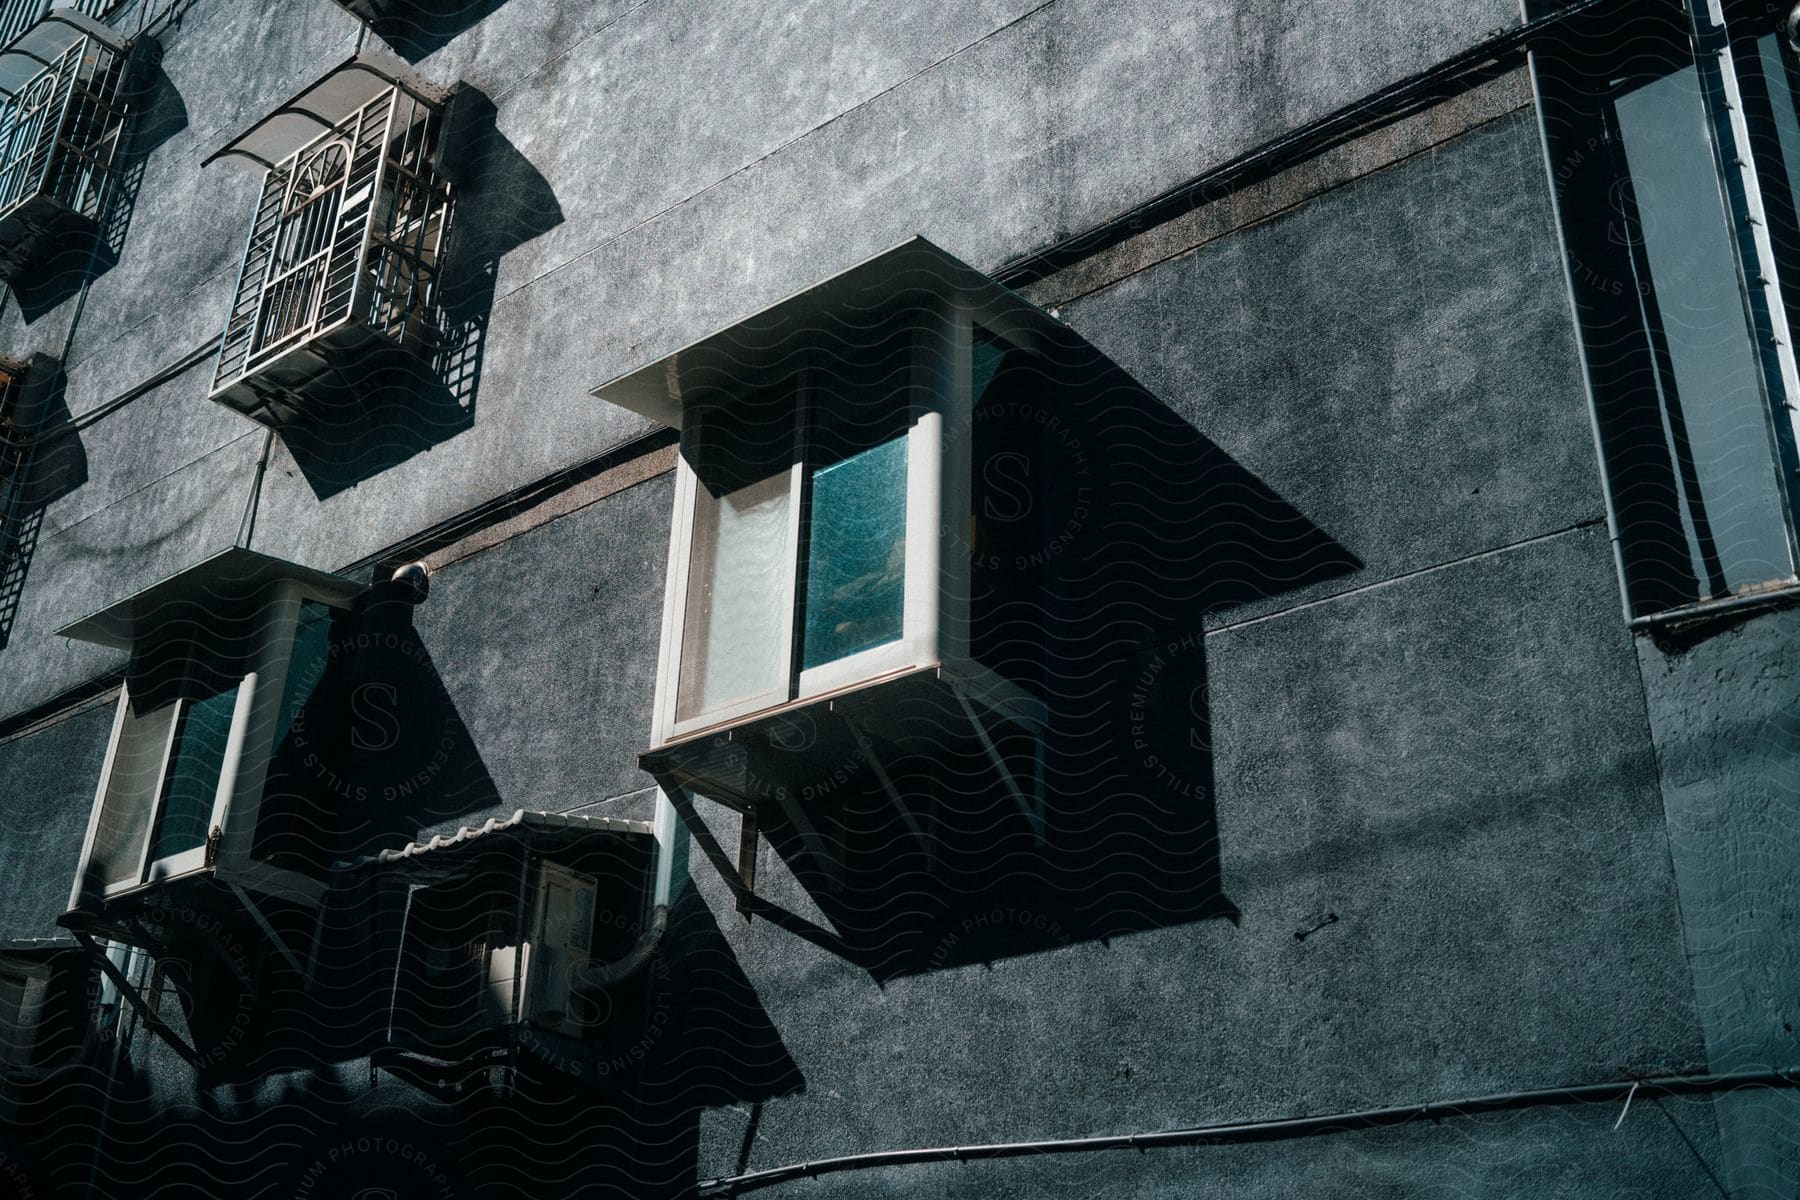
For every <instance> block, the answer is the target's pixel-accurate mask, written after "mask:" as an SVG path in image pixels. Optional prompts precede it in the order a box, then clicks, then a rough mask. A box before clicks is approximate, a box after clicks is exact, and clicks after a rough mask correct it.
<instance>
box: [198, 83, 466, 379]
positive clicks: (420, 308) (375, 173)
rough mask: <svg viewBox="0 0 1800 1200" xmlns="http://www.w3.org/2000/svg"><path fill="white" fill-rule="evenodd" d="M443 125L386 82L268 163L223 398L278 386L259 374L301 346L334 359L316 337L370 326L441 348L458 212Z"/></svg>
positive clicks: (400, 340) (222, 363) (425, 350)
mask: <svg viewBox="0 0 1800 1200" xmlns="http://www.w3.org/2000/svg"><path fill="white" fill-rule="evenodd" d="M440 123H441V122H440V113H439V109H438V108H437V107H436V106H434V105H431V104H428V103H426V102H424V101H422V100H421V99H419V98H418V97H416V96H414V95H413V94H412V93H411V92H409V91H407V90H405V89H403V88H400V87H389V88H384V89H383V90H381V91H380V92H379V93H378V94H377V95H375V96H374V97H373V98H372V99H370V100H369V101H367V102H366V103H364V104H363V105H361V106H360V107H359V108H356V109H355V110H353V111H352V112H350V113H349V115H347V116H345V117H343V118H342V119H341V120H339V121H337V122H336V123H335V124H334V125H332V126H331V127H330V128H328V129H326V130H325V131H324V132H322V133H320V134H319V135H318V136H317V137H316V138H314V139H313V140H312V141H310V142H308V143H307V144H306V145H304V146H302V147H301V148H300V149H299V150H297V151H296V152H294V153H293V154H291V155H289V156H288V157H287V158H285V159H283V160H282V161H280V162H278V163H275V164H274V165H273V166H271V167H270V168H269V169H268V171H267V173H266V174H265V176H264V179H263V187H262V194H261V197H260V199H259V200H258V203H257V208H256V215H255V219H254V220H253V222H252V224H251V230H250V238H249V242H248V244H247V246H246V248H245V252H244V259H243V265H242V267H241V269H240V272H239V276H238V285H237V291H236V295H235V297H234V299H233V302H232V306H231V311H230V315H229V317H228V320H227V323H226V328H225V335H224V338H223V341H222V342H221V345H220V351H219V360H218V367H217V370H216V372H215V375H214V379H213V391H212V394H213V396H214V398H219V397H221V396H222V395H223V394H225V393H228V392H232V391H234V390H241V389H243V388H246V387H247V388H248V389H250V390H252V391H257V392H260V391H263V390H265V389H264V384H265V383H266V384H267V385H268V387H270V388H276V389H279V388H280V387H282V386H284V385H283V384H282V382H281V380H279V379H271V380H267V381H263V380H259V379H258V375H259V373H261V372H264V371H265V369H267V368H271V367H274V366H275V365H276V364H278V363H281V362H283V361H284V360H286V359H288V358H289V357H290V356H291V355H292V354H293V353H294V352H295V351H299V350H302V349H309V350H318V351H320V352H321V356H325V350H326V348H325V347H321V346H319V345H316V343H320V342H328V343H331V344H337V343H340V342H342V343H344V344H349V343H351V342H352V341H354V340H355V338H356V337H358V336H360V335H361V334H362V333H363V332H365V331H366V332H373V333H375V334H378V335H380V336H381V337H382V338H385V339H386V340H387V341H389V342H392V343H393V344H395V345H398V346H401V347H404V348H406V349H409V350H413V351H415V352H418V353H420V354H422V355H425V354H429V352H430V350H431V349H432V348H434V347H435V346H436V345H437V343H438V339H439V335H440V333H441V325H442V317H441V313H440V308H439V297H438V269H439V263H440V260H441V258H442V255H443V249H444V242H445V239H446V236H447V234H448V231H449V223H450V209H451V191H450V186H449V184H448V183H447V182H445V181H443V180H442V179H441V178H439V176H438V173H437V171H436V168H435V163H434V154H435V151H436V149H437V139H438V134H439V126H440ZM278 374H281V375H283V376H286V375H288V374H289V373H288V372H286V371H285V369H284V371H283V372H280V373H278ZM294 377H295V378H298V376H297V375H296V376H294Z"/></svg>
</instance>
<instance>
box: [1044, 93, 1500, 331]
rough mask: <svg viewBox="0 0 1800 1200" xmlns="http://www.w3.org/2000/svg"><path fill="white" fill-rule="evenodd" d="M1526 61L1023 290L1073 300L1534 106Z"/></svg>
mask: <svg viewBox="0 0 1800 1200" xmlns="http://www.w3.org/2000/svg"><path fill="white" fill-rule="evenodd" d="M1531 103H1532V100H1531V90H1530V80H1529V77H1528V75H1527V72H1526V70H1525V68H1523V67H1520V68H1517V69H1516V70H1513V71H1510V72H1508V73H1507V74H1505V75H1502V76H1500V77H1498V78H1496V79H1493V80H1490V81H1488V82H1486V83H1483V84H1481V85H1480V86H1478V87H1476V88H1473V89H1471V90H1470V91H1468V92H1465V93H1463V94H1461V95H1458V96H1453V97H1451V98H1450V99H1449V100H1446V101H1444V102H1443V103H1441V104H1438V105H1436V106H1434V107H1432V108H1428V109H1426V110H1424V111H1422V112H1418V113H1414V114H1412V115H1411V116H1407V117H1403V118H1401V119H1400V120H1398V121H1395V122H1394V123H1393V124H1392V125H1387V126H1383V127H1382V128H1380V129H1375V130H1371V131H1370V132H1368V133H1365V134H1361V135H1359V136H1357V137H1354V138H1351V139H1350V140H1349V141H1346V142H1344V143H1342V144H1340V145H1338V146H1334V147H1332V148H1331V149H1329V150H1325V151H1322V152H1320V153H1319V154H1318V155H1317V156H1316V157H1315V158H1311V159H1307V160H1305V161H1304V162H1300V163H1297V164H1295V165H1294V166H1292V167H1288V168H1286V169H1285V170H1282V171H1279V172H1277V173H1276V174H1274V175H1271V176H1269V177H1268V178H1267V179H1265V180H1262V181H1261V182H1258V183H1252V184H1249V185H1247V186H1245V187H1243V188H1241V189H1239V190H1237V191H1234V192H1230V193H1227V194H1226V195H1224V196H1221V197H1219V198H1218V199H1216V200H1213V201H1211V202H1209V203H1207V204H1204V205H1202V206H1201V207H1199V208H1196V209H1194V210H1193V211H1192V212H1189V213H1186V214H1184V215H1182V216H1179V217H1175V218H1173V219H1172V220H1170V221H1168V222H1166V223H1165V224H1162V225H1156V226H1152V227H1151V228H1149V229H1146V230H1145V231H1144V232H1142V233H1140V234H1137V235H1136V236H1134V237H1132V238H1130V239H1128V240H1126V241H1124V242H1121V243H1119V244H1118V245H1116V246H1112V247H1109V248H1107V249H1104V250H1100V251H1098V252H1097V253H1095V254H1094V255H1092V256H1091V257H1089V258H1086V259H1083V260H1082V261H1081V262H1079V263H1076V264H1074V265H1072V266H1069V267H1066V268H1064V269H1063V270H1061V271H1058V272H1056V273H1055V274H1054V275H1049V276H1046V277H1045V278H1044V279H1042V280H1039V281H1038V282H1036V283H1031V284H1027V285H1025V287H1023V288H1022V289H1021V290H1020V294H1021V295H1023V296H1024V297H1025V298H1026V299H1027V300H1030V301H1031V302H1032V303H1034V304H1037V305H1040V306H1042V307H1045V308H1053V307H1056V306H1059V305H1063V304H1068V303H1070V302H1072V301H1075V300H1079V299H1081V298H1082V297H1085V296H1091V295H1093V294H1094V293H1096V292H1101V291H1104V290H1106V289H1107V288H1109V287H1112V286H1114V285H1116V284H1118V283H1121V282H1123V281H1124V280H1126V279H1129V278H1131V277H1132V276H1134V275H1138V274H1141V273H1143V272H1144V271H1148V270H1150V269H1151V268H1152V267H1156V266H1160V265H1161V264H1163V263H1166V262H1170V261H1172V260H1175V259H1178V258H1184V257H1186V256H1187V255H1189V254H1192V253H1193V252H1194V251H1196V250H1198V249H1200V248H1201V247H1202V246H1205V245H1208V244H1210V243H1212V242H1215V241H1218V240H1220V239H1221V238H1225V237H1229V236H1231V235H1232V234H1234V233H1239V232H1241V231H1243V230H1245V229H1249V228H1251V227H1253V226H1256V225H1259V224H1262V223H1263V222H1265V221H1269V220H1272V219H1274V218H1275V217H1278V216H1281V215H1282V214H1284V213H1289V212H1293V211H1294V210H1296V209H1298V208H1300V207H1302V206H1304V205H1306V204H1310V203H1312V202H1313V201H1314V200H1317V199H1319V198H1320V197H1322V196H1326V195H1329V194H1330V193H1332V192H1335V191H1338V190H1339V189H1341V188H1344V187H1346V186H1348V185H1350V184H1352V183H1355V182H1356V181H1358V180H1360V179H1366V178H1368V177H1369V176H1371V175H1375V174H1378V173H1379V172H1381V171H1386V170H1389V169H1390V168H1393V167H1397V166H1400V165H1402V164H1404V163H1408V162H1411V161H1413V160H1414V159H1417V158H1420V157H1422V156H1425V155H1428V154H1431V153H1432V152H1434V151H1436V150H1438V149H1439V148H1441V147H1443V146H1445V145H1448V144H1449V143H1451V142H1453V141H1455V140H1456V139H1458V138H1460V137H1463V136H1465V135H1467V134H1470V133H1473V132H1474V131H1475V130H1477V129H1481V128H1483V127H1485V126H1488V125H1491V124H1493V123H1494V122H1495V121H1500V120H1504V119H1505V118H1507V117H1510V116H1512V115H1513V114H1515V113H1518V112H1520V111H1522V110H1525V109H1528V108H1530V107H1531Z"/></svg>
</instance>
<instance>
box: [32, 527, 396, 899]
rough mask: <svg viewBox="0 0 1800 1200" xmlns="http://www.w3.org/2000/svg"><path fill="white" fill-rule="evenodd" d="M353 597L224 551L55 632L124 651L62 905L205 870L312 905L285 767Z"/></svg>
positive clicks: (312, 887) (352, 588)
mask: <svg viewBox="0 0 1800 1200" xmlns="http://www.w3.org/2000/svg"><path fill="white" fill-rule="evenodd" d="M361 590H362V589H361V588H359V587H357V586H356V585H353V584H351V583H350V582H349V581H347V580H344V579H342V578H341V577H338V576H335V575H329V574H326V573H324V572H320V571H312V570H309V569H307V568H304V567H298V566H295V565H294V564H291V563H284V562H281V561H280V560H277V559H271V558H268V557H266V556H264V555H260V554H256V553H253V552H251V551H248V550H235V549H234V550H229V551H226V552H224V553H223V554H219V555H216V556H214V557H213V558H210V559H207V560H206V561H205V562H202V563H200V564H198V565H196V566H194V567H191V568H189V569H187V570H186V571H183V572H181V573H179V574H177V575H175V576H172V577H171V578H169V579H166V580H164V581H162V582H161V583H158V584H156V585H154V586H152V587H150V588H147V589H145V590H144V591H142V592H139V593H137V594H135V595H133V596H131V597H129V598H127V599H125V600H122V601H120V602H118V603H117V604H114V605H112V606H110V607H108V608H106V609H103V610H101V611H100V612H97V613H95V614H93V615H91V616H88V617H85V618H83V619H82V620H80V621H77V622H75V623H73V624H71V625H69V626H67V627H65V628H64V629H62V630H60V631H59V632H60V633H62V634H63V635H65V636H68V637H74V638H78V639H81V640H85V641H90V642H94V643H97V644H100V645H103V646H108V647H112V648H115V649H121V650H126V651H128V652H129V653H130V655H131V660H130V665H129V667H128V668H127V670H126V677H125V683H124V686H123V687H122V688H121V690H120V696H119V702H118V708H117V711H116V713H115V716H114V719H113V732H112V739H111V742H110V744H109V746H108V748H107V752H106V759H105V762H104V763H103V765H102V768H101V773H100V783H99V786H98V789H97V791H96V795H95V799H94V809H93V815H92V817H91V819H90V822H89V830H88V836H87V841H86V844H85V846H84V848H83V851H82V856H81V865H80V870H79V872H78V874H77V877H76V879H75V884H74V888H73V890H72V893H71V897H70V908H71V909H73V910H83V911H87V912H90V913H91V912H93V911H95V910H97V909H98V908H100V907H103V906H104V904H105V902H106V901H107V900H109V899H111V898H113V897H115V896H119V895H122V894H125V893H130V892H134V891H136V890H138V889H141V888H144V887H146V886H147V885H150V884H154V883H158V882H161V881H166V880H173V879H178V878H183V877H186V876H190V875H199V874H203V873H212V874H215V875H217V876H218V877H219V878H220V879H221V880H223V881H227V882H230V883H233V884H238V885H242V886H246V887H250V888H253V889H255V890H258V891H264V892H269V893H273V894H276V895H281V896H285V897H288V898H292V899H300V900H308V899H316V897H317V895H318V894H319V893H320V891H321V885H320V884H319V883H318V882H317V876H318V874H319V870H320V868H321V867H322V864H316V863H313V862H311V861H310V860H312V859H315V858H317V856H318V850H317V847H316V845H313V846H311V848H310V849H309V843H308V829H307V828H306V827H307V826H308V824H309V822H308V821H306V820H305V819H304V818H303V817H301V816H300V815H299V814H298V813H296V812H295V811H292V810H293V809H294V806H295V804H296V803H298V802H299V799H300V797H299V794H298V791H297V789H296V788H295V787H294V786H292V784H293V781H292V780H287V779H284V778H283V776H282V772H283V770H284V769H285V766H284V764H286V766H291V763H290V762H289V760H294V759H297V758H300V757H303V756H304V755H303V754H302V750H303V749H304V748H301V747H296V746H295V745H293V744H291V743H293V742H294V741H295V739H296V738H297V737H299V736H300V734H301V728H300V726H299V725H298V722H299V721H300V717H301V714H302V712H303V710H305V709H306V707H307V705H308V704H309V703H310V702H312V701H313V699H314V697H315V695H316V694H319V693H320V692H321V689H322V687H323V685H324V683H325V681H326V679H327V678H328V676H329V673H330V672H331V671H332V669H333V667H334V663H333V656H332V654H331V646H332V628H333V624H334V622H335V621H337V620H338V619H339V616H340V614H342V613H343V612H344V611H346V610H347V609H348V607H349V606H350V603H351V601H352V600H353V599H354V598H355V596H356V595H357V594H358V593H360V592H361ZM320 749H321V747H320V746H317V745H314V746H312V747H311V751H312V753H313V754H314V755H315V757H316V756H317V753H318V752H319V751H320ZM317 834H318V829H317V827H316V825H313V826H312V827H311V836H312V837H313V839H314V840H315V841H316V836H317Z"/></svg>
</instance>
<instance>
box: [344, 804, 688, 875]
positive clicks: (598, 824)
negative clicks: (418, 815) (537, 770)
mask: <svg viewBox="0 0 1800 1200" xmlns="http://www.w3.org/2000/svg"><path fill="white" fill-rule="evenodd" d="M655 830H656V827H655V825H654V824H652V823H651V822H649V821H628V820H625V819H624V818H622V817H588V816H581V815H579V814H577V813H553V812H532V811H529V810H527V809H523V808H520V809H514V810H513V814H512V816H510V817H506V818H505V819H499V818H489V819H488V820H486V821H483V822H482V823H481V824H480V825H465V826H463V827H462V828H461V829H459V830H457V831H456V832H455V833H453V834H449V835H447V836H446V835H441V834H440V835H439V836H437V837H433V838H431V839H430V840H428V841H423V842H408V843H407V844H406V845H405V846H402V847H401V848H400V849H398V850H383V851H382V852H381V853H379V854H375V855H368V856H365V857H362V858H358V859H356V860H355V861H354V862H340V863H336V864H334V866H335V868H336V869H337V870H340V871H343V870H356V869H358V868H361V867H373V866H383V865H388V864H396V863H397V864H402V865H407V864H412V863H418V862H421V860H424V859H425V858H426V856H427V855H431V854H436V855H438V858H435V859H432V860H430V865H437V864H438V863H439V862H440V860H443V859H445V858H446V857H447V856H446V855H445V854H444V852H445V851H455V850H462V849H466V848H467V847H469V846H470V845H471V844H473V843H476V842H479V841H481V840H482V839H496V840H498V839H499V838H501V837H503V838H504V840H507V841H523V842H525V843H526V844H528V845H529V846H530V847H531V848H532V849H533V850H537V851H539V852H544V853H551V852H555V851H557V850H566V849H568V848H570V847H571V846H573V845H574V844H575V843H577V842H580V841H584V840H586V839H588V838H591V837H595V836H608V835H611V836H618V835H626V836H631V837H652V836H654V834H655ZM488 844H490V845H492V844H493V842H489V843H488ZM446 865H448V864H447V863H446Z"/></svg>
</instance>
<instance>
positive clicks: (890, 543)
mask: <svg viewBox="0 0 1800 1200" xmlns="http://www.w3.org/2000/svg"><path fill="white" fill-rule="evenodd" d="M806 572H807V574H806V633H805V650H804V653H803V655H802V658H801V663H802V666H804V667H807V668H811V667H816V666H819V665H821V664H823V663H828V662H835V661H836V660H838V659H840V658H846V657H848V656H850V655H852V654H855V653H857V652H858V651H862V650H868V649H870V648H872V647H875V646H881V645H885V644H887V643H888V642H892V641H895V640H897V639H898V638H899V637H900V633H901V628H902V624H903V621H904V618H905V608H906V594H905V585H906V439H905V438H904V437H900V438H895V439H894V440H893V441H889V442H884V443H882V444H881V445H879V446H876V447H874V448H873V449H869V450H864V451H863V452H862V453H860V454H856V455H852V456H851V457H849V458H846V459H844V460H843V461H842V462H837V463H833V464H832V465H831V466H829V467H822V468H820V469H818V470H817V471H815V472H814V473H813V477H812V535H811V538H810V540H809V541H808V543H807V559H806Z"/></svg>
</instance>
